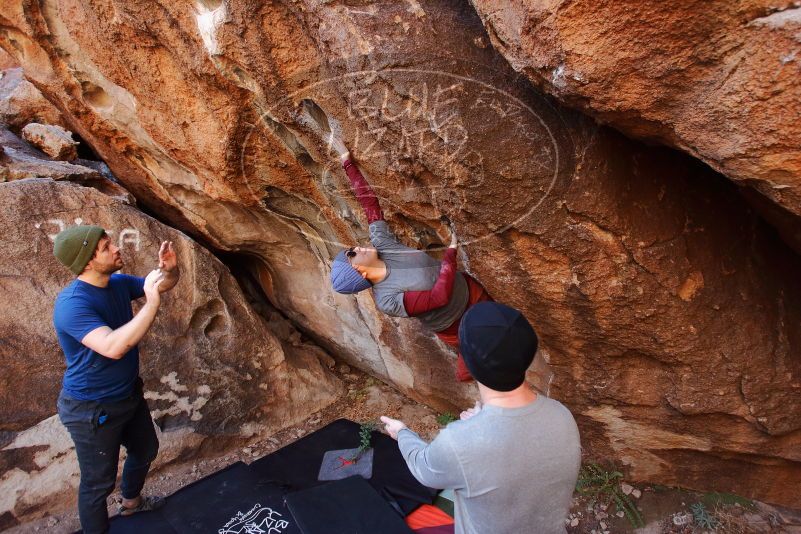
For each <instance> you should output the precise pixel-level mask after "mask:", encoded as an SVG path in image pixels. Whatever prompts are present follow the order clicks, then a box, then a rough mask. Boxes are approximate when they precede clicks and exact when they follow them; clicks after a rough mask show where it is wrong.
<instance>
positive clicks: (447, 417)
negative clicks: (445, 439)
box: [437, 412, 456, 426]
mask: <svg viewBox="0 0 801 534" xmlns="http://www.w3.org/2000/svg"><path fill="white" fill-rule="evenodd" d="M453 421H456V416H455V415H453V414H452V413H450V412H445V413H441V414H439V415H438V416H437V423H439V426H447V424H448V423H451V422H453Z"/></svg>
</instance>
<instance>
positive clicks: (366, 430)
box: [350, 422, 376, 462]
mask: <svg viewBox="0 0 801 534" xmlns="http://www.w3.org/2000/svg"><path fill="white" fill-rule="evenodd" d="M375 429H376V424H375V423H373V422H367V423H362V424H361V425H359V448H358V449H356V452H355V453H354V454H353V457H352V458H351V459H350V460H351V461H352V462H358V461H359V458H361V457H362V454H364V451H366V450H367V449H369V448H370V447H371V446H372V445H371V444H370V440H371V439H372V434H373V430H375Z"/></svg>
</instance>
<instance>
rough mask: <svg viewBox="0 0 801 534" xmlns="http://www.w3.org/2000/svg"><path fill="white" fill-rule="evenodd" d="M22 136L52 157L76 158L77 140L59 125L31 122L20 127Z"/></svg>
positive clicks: (70, 159)
mask: <svg viewBox="0 0 801 534" xmlns="http://www.w3.org/2000/svg"><path fill="white" fill-rule="evenodd" d="M22 138H23V139H25V140H26V141H28V142H29V143H30V144H32V145H33V146H35V147H36V148H38V149H40V150H41V151H42V152H44V153H45V154H47V155H48V156H50V157H51V158H53V159H57V160H61V161H72V160H74V159H77V158H78V142H77V141H75V140H74V139H73V138H72V132H70V131H68V130H65V129H64V128H62V127H61V126H55V125H52V124H39V123H37V122H32V123H30V124H26V125H25V127H24V128H23V129H22Z"/></svg>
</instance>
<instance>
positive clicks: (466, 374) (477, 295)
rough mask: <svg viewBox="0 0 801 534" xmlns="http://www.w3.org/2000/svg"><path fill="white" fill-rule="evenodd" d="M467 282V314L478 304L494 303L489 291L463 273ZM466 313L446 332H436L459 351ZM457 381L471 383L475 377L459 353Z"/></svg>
mask: <svg viewBox="0 0 801 534" xmlns="http://www.w3.org/2000/svg"><path fill="white" fill-rule="evenodd" d="M462 275H463V276H464V278H465V280H466V281H467V288H468V291H469V292H470V295H469V297H468V299H467V307H466V308H465V310H464V311H465V312H467V310H468V309H469V308H470V306H472V305H473V304H476V303H478V302H484V301H493V298H492V297H491V296H490V294H489V293H487V290H486V289H484V286H482V285H481V284H479V283H478V282H477V281H476V280H475V279H473V277H471V276H470V275H468V274H466V273H462ZM463 316H464V313H462V315H460V316H459V318H458V319H456V320H455V321H454V322H453V324H451V325H450V326H449V327H448V328H446V329H445V330H442V331H440V332H435V334H437V337H438V338H440V339H441V340H442V341H444V342H445V343H447V344H448V345H450V346H451V347H454V348H456V350H457V351H458V350H459V325H460V324H461V322H462V317H463ZM456 380H458V381H459V382H470V381H471V380H473V377H472V376H470V371H468V370H467V366H466V365H465V364H464V358H462V354H461V353H459V354H458V356H457V359H456Z"/></svg>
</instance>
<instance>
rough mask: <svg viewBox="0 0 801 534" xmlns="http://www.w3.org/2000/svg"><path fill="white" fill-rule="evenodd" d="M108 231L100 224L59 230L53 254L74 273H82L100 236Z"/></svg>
mask: <svg viewBox="0 0 801 534" xmlns="http://www.w3.org/2000/svg"><path fill="white" fill-rule="evenodd" d="M105 234H106V231H105V230H103V229H102V228H100V227H99V226H89V225H86V224H84V225H81V226H73V227H71V228H67V229H66V230H63V231H61V232H59V234H58V235H57V236H56V240H55V242H54V243H53V254H54V255H55V256H56V258H58V261H60V262H61V263H63V264H64V265H66V266H67V268H69V270H70V271H72V272H73V273H75V274H76V275H77V274H81V273H82V272H83V269H84V267H86V264H87V263H89V260H91V259H92V256H93V255H94V253H95V249H96V248H97V243H98V241H100V238H101V237H103V236H104V235H105Z"/></svg>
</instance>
